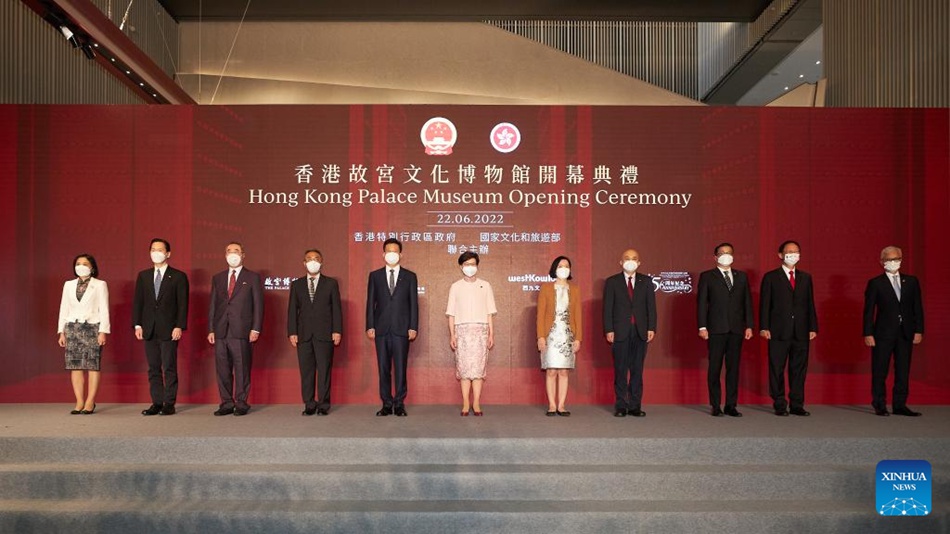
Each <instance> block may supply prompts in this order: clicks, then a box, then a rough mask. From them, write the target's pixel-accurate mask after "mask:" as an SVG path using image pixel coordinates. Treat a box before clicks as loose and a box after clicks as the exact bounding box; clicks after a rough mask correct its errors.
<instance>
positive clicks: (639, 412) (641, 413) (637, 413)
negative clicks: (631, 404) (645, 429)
mask: <svg viewBox="0 0 950 534" xmlns="http://www.w3.org/2000/svg"><path fill="white" fill-rule="evenodd" d="M627 415H632V416H634V417H646V416H647V413H646V412H644V411H643V410H641V409H640V408H637V409H636V410H628V411H627Z"/></svg>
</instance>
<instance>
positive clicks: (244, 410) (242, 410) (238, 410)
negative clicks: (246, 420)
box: [234, 408, 251, 417]
mask: <svg viewBox="0 0 950 534" xmlns="http://www.w3.org/2000/svg"><path fill="white" fill-rule="evenodd" d="M249 411H251V409H250V408H235V409H234V415H236V416H238V417H240V416H242V415H247V412H249Z"/></svg>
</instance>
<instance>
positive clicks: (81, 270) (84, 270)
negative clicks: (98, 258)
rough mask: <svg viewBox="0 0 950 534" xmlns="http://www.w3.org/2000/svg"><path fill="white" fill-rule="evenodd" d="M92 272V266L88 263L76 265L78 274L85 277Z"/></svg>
mask: <svg viewBox="0 0 950 534" xmlns="http://www.w3.org/2000/svg"><path fill="white" fill-rule="evenodd" d="M90 274H92V267H90V266H88V265H77V266H76V276H80V277H82V278H85V277H87V276H89V275H90Z"/></svg>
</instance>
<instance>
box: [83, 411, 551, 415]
mask: <svg viewBox="0 0 950 534" xmlns="http://www.w3.org/2000/svg"><path fill="white" fill-rule="evenodd" d="M81 413H82V410H73V411H71V412H69V415H79V414H81ZM143 413H144V412H143ZM551 415H554V412H551Z"/></svg>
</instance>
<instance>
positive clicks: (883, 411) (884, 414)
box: [874, 408, 891, 417]
mask: <svg viewBox="0 0 950 534" xmlns="http://www.w3.org/2000/svg"><path fill="white" fill-rule="evenodd" d="M874 415H879V416H881V417H887V416H889V415H891V414H890V413H889V412H888V411H887V409H881V408H875V409H874Z"/></svg>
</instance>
